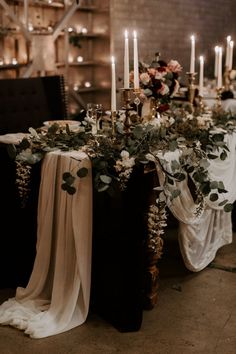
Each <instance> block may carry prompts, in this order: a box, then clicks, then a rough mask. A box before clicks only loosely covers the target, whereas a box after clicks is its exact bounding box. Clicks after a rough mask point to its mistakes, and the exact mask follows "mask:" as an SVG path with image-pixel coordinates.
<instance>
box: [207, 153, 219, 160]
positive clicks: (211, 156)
mask: <svg viewBox="0 0 236 354" xmlns="http://www.w3.org/2000/svg"><path fill="white" fill-rule="evenodd" d="M207 157H208V159H210V160H214V159H217V157H218V156H217V155H214V154H207Z"/></svg>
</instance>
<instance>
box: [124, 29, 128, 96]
mask: <svg viewBox="0 0 236 354" xmlns="http://www.w3.org/2000/svg"><path fill="white" fill-rule="evenodd" d="M124 88H125V89H128V88H129V37H128V31H127V30H125V51H124Z"/></svg>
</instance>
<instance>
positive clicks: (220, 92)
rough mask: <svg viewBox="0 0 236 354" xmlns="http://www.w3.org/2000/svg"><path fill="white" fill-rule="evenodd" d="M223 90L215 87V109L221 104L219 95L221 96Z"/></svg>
mask: <svg viewBox="0 0 236 354" xmlns="http://www.w3.org/2000/svg"><path fill="white" fill-rule="evenodd" d="M223 90H224V87H217V89H216V100H217V103H216V105H217V108H220V107H221V103H222V102H221V94H222V92H223Z"/></svg>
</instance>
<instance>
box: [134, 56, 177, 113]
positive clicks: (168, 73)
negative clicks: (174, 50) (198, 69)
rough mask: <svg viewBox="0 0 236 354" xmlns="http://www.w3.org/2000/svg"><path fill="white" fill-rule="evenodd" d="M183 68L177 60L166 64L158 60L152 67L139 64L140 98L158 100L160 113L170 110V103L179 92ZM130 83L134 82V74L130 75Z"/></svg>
mask: <svg viewBox="0 0 236 354" xmlns="http://www.w3.org/2000/svg"><path fill="white" fill-rule="evenodd" d="M181 71H182V67H181V65H180V64H179V62H178V61H177V60H170V61H169V62H168V63H166V62H165V61H163V60H159V59H157V60H156V61H154V62H152V63H151V64H150V65H147V64H145V63H142V62H141V63H140V64H139V73H140V76H139V78H140V88H141V95H140V97H141V98H142V99H143V100H145V98H151V97H152V98H154V99H155V100H158V102H159V106H158V108H157V110H158V111H159V112H162V111H166V110H167V109H168V108H169V102H170V99H171V97H173V96H174V95H175V94H176V93H177V92H178V90H179V82H178V78H179V73H180V72H181ZM130 81H131V82H133V72H131V73H130Z"/></svg>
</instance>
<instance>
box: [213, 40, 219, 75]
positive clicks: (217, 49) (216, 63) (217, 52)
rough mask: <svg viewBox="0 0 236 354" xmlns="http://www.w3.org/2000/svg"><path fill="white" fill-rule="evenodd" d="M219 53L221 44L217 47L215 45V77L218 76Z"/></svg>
mask: <svg viewBox="0 0 236 354" xmlns="http://www.w3.org/2000/svg"><path fill="white" fill-rule="evenodd" d="M218 54H219V46H218V45H217V46H216V47H215V70H214V76H215V78H216V77H217V75H218V67H217V66H218V60H219V59H218Z"/></svg>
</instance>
